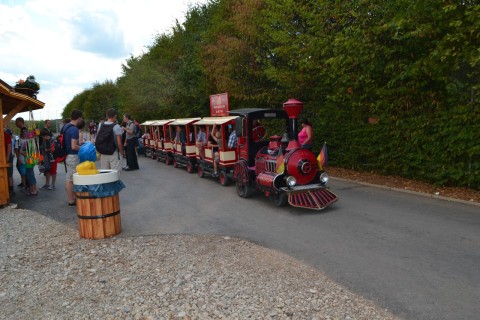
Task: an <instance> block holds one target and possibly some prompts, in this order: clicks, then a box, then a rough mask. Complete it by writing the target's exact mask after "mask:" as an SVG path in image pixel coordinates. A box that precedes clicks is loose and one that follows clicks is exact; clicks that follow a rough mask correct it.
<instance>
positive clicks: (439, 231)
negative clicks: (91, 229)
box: [15, 157, 480, 319]
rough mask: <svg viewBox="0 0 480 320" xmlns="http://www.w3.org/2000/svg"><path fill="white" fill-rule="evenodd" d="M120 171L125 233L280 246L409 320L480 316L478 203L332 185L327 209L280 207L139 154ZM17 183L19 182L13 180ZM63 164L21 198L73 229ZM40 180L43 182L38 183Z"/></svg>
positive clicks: (26, 204) (19, 200)
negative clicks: (48, 183)
mask: <svg viewBox="0 0 480 320" xmlns="http://www.w3.org/2000/svg"><path fill="white" fill-rule="evenodd" d="M140 166H141V170H139V171H132V172H122V175H121V179H122V181H124V182H125V184H126V185H127V188H126V189H125V190H123V191H122V192H121V197H120V202H121V209H122V227H123V232H122V234H121V235H120V236H123V237H128V236H138V235H159V234H206V233H208V234H221V235H230V236H236V237H241V238H245V239H248V240H250V241H253V242H256V243H259V244H261V245H264V246H267V247H270V248H274V249H278V250H280V251H283V252H285V253H287V254H289V255H291V256H294V257H296V258H298V259H299V260H302V261H305V262H306V263H309V264H311V265H313V266H315V267H316V268H318V269H320V270H322V271H324V272H325V273H326V274H327V275H328V276H330V277H331V278H333V279H334V280H336V281H338V282H339V283H341V284H343V285H345V286H346V287H348V288H350V289H351V290H353V291H354V292H357V293H358V294H361V295H362V296H364V297H366V298H369V299H371V300H373V301H376V302H377V303H378V304H379V305H381V306H383V307H385V308H388V309H389V310H390V311H391V312H393V313H394V314H396V315H398V316H401V317H404V318H407V319H480V207H478V206H473V205H466V204H459V203H454V202H448V201H444V200H439V199H432V198H428V197H423V196H418V195H412V194H406V193H401V192H395V191H389V190H384V189H380V188H374V187H367V186H363V185H359V184H356V183H350V182H344V181H338V180H337V181H335V180H334V181H332V183H331V189H332V191H334V192H336V193H337V194H338V195H339V196H340V200H339V201H338V202H337V203H336V204H334V205H333V206H332V207H330V208H328V209H326V210H324V211H323V212H314V211H309V210H302V209H298V208H292V207H282V208H275V207H273V206H271V205H270V203H269V201H268V199H266V198H264V197H263V196H261V195H257V196H255V197H253V198H251V199H241V198H239V197H238V196H237V195H236V192H235V189H234V187H233V186H230V187H222V186H220V185H219V184H218V183H217V182H216V181H214V180H213V179H211V178H205V179H200V178H199V177H198V176H197V175H196V174H193V175H190V174H188V173H187V172H186V171H185V169H175V168H173V167H171V166H166V165H165V164H163V163H158V162H156V161H153V160H150V159H146V158H143V157H141V158H140ZM15 178H16V181H18V176H16V177H15ZM63 180H64V168H63V167H62V166H59V182H58V186H57V190H55V191H43V190H41V191H40V195H39V196H38V197H34V198H33V199H32V197H26V196H25V195H23V194H21V193H20V192H17V193H18V195H17V197H16V200H15V201H16V202H17V203H18V204H19V206H20V207H22V208H28V209H32V210H35V211H38V212H40V213H42V214H45V215H47V216H49V217H51V218H52V219H55V220H58V221H60V222H62V223H64V224H66V225H68V226H69V227H72V228H77V221H76V216H75V213H76V211H75V209H74V208H68V207H67V206H66V200H65V191H64V189H63ZM41 182H43V178H39V183H38V185H39V186H41V185H42V183H41Z"/></svg>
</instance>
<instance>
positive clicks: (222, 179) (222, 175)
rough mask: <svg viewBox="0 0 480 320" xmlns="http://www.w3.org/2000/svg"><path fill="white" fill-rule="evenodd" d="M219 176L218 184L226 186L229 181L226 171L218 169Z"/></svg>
mask: <svg viewBox="0 0 480 320" xmlns="http://www.w3.org/2000/svg"><path fill="white" fill-rule="evenodd" d="M219 178H220V184H221V185H222V186H228V183H229V182H230V181H229V179H228V176H227V173H226V172H225V171H220V175H219Z"/></svg>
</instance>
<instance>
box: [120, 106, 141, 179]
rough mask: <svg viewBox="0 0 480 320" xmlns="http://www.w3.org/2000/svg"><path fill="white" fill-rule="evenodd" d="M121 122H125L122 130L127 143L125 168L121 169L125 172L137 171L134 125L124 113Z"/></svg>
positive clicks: (130, 118)
mask: <svg viewBox="0 0 480 320" xmlns="http://www.w3.org/2000/svg"><path fill="white" fill-rule="evenodd" d="M123 121H124V122H125V128H123V130H124V131H125V133H126V136H125V139H126V143H127V166H126V167H125V168H123V170H125V171H132V170H138V169H139V167H138V159H137V152H136V148H137V135H136V127H135V123H134V122H133V121H132V117H131V116H130V115H129V114H128V113H125V114H124V115H123Z"/></svg>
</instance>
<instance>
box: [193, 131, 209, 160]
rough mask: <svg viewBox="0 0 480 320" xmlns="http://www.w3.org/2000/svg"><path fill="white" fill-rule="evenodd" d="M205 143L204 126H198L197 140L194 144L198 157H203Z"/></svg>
mask: <svg viewBox="0 0 480 320" xmlns="http://www.w3.org/2000/svg"><path fill="white" fill-rule="evenodd" d="M206 144H207V134H206V133H205V127H204V126H199V127H198V132H197V142H196V143H195V145H196V146H197V148H198V153H199V154H200V159H202V160H203V159H204V158H205V145H206Z"/></svg>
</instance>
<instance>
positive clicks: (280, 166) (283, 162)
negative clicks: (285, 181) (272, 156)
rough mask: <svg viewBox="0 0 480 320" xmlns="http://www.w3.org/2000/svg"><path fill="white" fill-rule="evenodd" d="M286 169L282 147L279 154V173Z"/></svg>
mask: <svg viewBox="0 0 480 320" xmlns="http://www.w3.org/2000/svg"><path fill="white" fill-rule="evenodd" d="M283 171H285V161H284V159H283V153H282V149H280V153H279V154H278V156H277V173H279V174H280V173H283Z"/></svg>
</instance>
